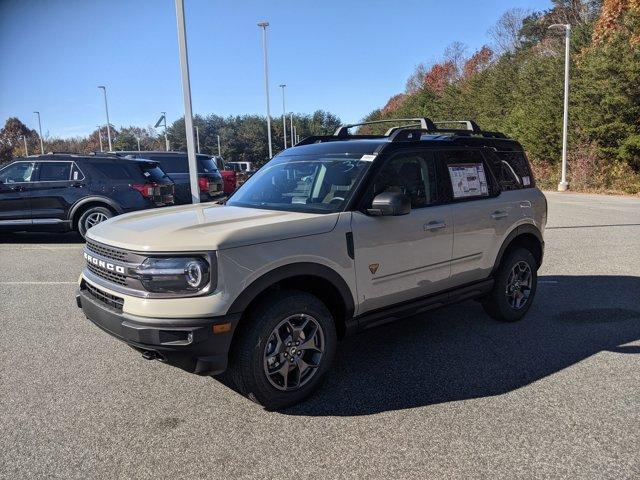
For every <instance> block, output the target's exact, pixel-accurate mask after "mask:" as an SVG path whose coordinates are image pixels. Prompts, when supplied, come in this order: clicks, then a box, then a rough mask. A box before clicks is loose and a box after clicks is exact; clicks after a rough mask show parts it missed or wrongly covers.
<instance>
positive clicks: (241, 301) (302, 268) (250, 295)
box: [228, 262, 355, 319]
mask: <svg viewBox="0 0 640 480" xmlns="http://www.w3.org/2000/svg"><path fill="white" fill-rule="evenodd" d="M298 276H307V277H309V276H311V277H319V278H321V279H323V280H326V281H328V282H330V283H331V284H332V285H333V286H334V287H335V288H336V290H337V291H338V293H339V294H340V296H341V297H342V301H343V302H344V305H345V317H346V318H347V319H348V318H351V317H352V316H353V314H354V311H355V302H354V299H353V295H352V293H351V290H350V289H349V286H348V285H347V282H346V281H345V280H344V278H342V276H341V275H340V274H338V273H337V272H336V271H335V270H333V269H331V268H329V267H327V266H325V265H321V264H319V263H311V262H300V263H292V264H289V265H284V266H282V267H277V268H275V269H273V270H271V271H269V272H267V273H265V274H264V275H262V276H261V277H258V278H257V279H256V280H254V281H253V282H252V283H251V284H250V285H249V286H248V287H247V288H245V289H244V290H243V291H242V293H240V295H238V297H237V298H236V299H235V300H234V301H233V303H232V304H231V306H230V307H229V310H228V313H229V314H234V313H242V312H244V310H246V309H247V307H248V306H249V304H250V303H251V302H252V301H253V300H255V299H256V298H257V297H258V295H260V294H261V293H263V292H264V291H265V290H267V289H268V288H269V287H271V286H273V285H275V284H276V283H278V282H281V281H282V280H286V279H288V278H293V277H298Z"/></svg>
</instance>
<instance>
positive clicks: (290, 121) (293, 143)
mask: <svg viewBox="0 0 640 480" xmlns="http://www.w3.org/2000/svg"><path fill="white" fill-rule="evenodd" d="M289 128H290V129H291V146H292V147H293V146H294V145H295V144H296V142H294V138H293V112H291V114H290V116H289Z"/></svg>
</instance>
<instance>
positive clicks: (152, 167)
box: [0, 153, 174, 237]
mask: <svg viewBox="0 0 640 480" xmlns="http://www.w3.org/2000/svg"><path fill="white" fill-rule="evenodd" d="M173 203H174V185H173V182H172V181H171V179H170V178H169V177H168V176H167V175H166V174H165V172H164V171H163V170H162V168H160V165H159V164H158V162H154V161H151V160H133V159H124V158H119V157H115V156H113V155H100V154H96V155H93V154H92V155H76V154H67V153H65V154H62V153H54V154H46V155H32V156H29V157H24V158H18V159H16V160H14V161H13V162H11V163H9V164H8V165H6V166H5V167H3V168H2V169H0V231H34V230H44V231H63V232H64V231H70V230H77V231H78V232H79V233H80V235H82V236H83V237H84V236H85V234H86V232H87V230H89V228H91V227H93V226H94V225H97V224H98V223H100V222H103V221H104V220H107V219H109V218H111V217H113V216H115V215H119V214H121V213H126V212H133V211H136V210H145V209H148V208H155V207H162V206H165V205H173Z"/></svg>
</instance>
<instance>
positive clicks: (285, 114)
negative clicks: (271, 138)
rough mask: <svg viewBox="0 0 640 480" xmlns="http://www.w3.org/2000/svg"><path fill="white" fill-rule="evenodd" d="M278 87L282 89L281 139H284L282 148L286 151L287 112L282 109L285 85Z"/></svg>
mask: <svg viewBox="0 0 640 480" xmlns="http://www.w3.org/2000/svg"><path fill="white" fill-rule="evenodd" d="M278 86H279V87H280V88H281V89H282V138H284V148H285V150H286V149H287V110H286V109H285V107H284V89H285V87H286V85H285V84H284V83H283V84H281V85H278ZM291 146H293V145H291Z"/></svg>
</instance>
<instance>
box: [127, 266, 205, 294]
mask: <svg viewBox="0 0 640 480" xmlns="http://www.w3.org/2000/svg"><path fill="white" fill-rule="evenodd" d="M136 274H137V275H138V276H139V278H140V282H142V285H143V286H144V288H146V289H147V290H148V291H150V292H154V293H193V292H197V291H198V290H202V289H203V288H204V287H206V286H207V285H208V284H209V278H210V267H209V263H208V262H207V261H205V260H204V259H203V258H198V257H176V258H147V259H146V260H145V261H144V262H143V263H142V265H140V266H139V267H138V268H137V269H136Z"/></svg>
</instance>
